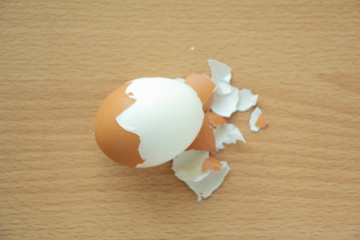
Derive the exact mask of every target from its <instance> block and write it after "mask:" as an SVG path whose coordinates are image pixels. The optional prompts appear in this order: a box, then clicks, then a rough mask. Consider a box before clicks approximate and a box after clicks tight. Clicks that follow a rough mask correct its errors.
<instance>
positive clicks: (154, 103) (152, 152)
mask: <svg viewBox="0 0 360 240" xmlns="http://www.w3.org/2000/svg"><path fill="white" fill-rule="evenodd" d="M203 119H204V112H203V104H202V101H201V99H200V98H199V96H198V95H197V92H196V91H195V90H194V89H193V88H192V87H190V86H189V85H188V84H186V83H185V82H183V81H176V80H174V79H170V78H160V77H157V78H140V79H135V80H132V81H130V82H127V83H125V84H124V85H122V86H120V87H119V88H117V89H115V90H114V91H113V92H112V93H110V95H109V96H108V97H107V98H106V99H105V100H104V102H103V103H102V104H101V106H100V107H99V109H98V111H97V113H96V117H95V128H94V129H95V138H96V141H97V143H98V145H99V147H100V148H101V150H102V151H103V152H104V153H105V154H106V155H107V156H108V157H109V158H110V159H112V160H114V161H116V162H118V163H120V164H123V165H126V166H129V167H138V168H141V167H153V166H157V165H160V164H163V163H165V162H167V161H170V160H172V159H173V158H174V157H176V156H177V155H179V154H180V153H182V152H183V151H184V150H186V149H187V148H188V147H189V146H190V144H191V143H192V142H193V141H194V139H195V138H196V136H197V135H198V133H199V131H200V129H201V126H202V123H203Z"/></svg>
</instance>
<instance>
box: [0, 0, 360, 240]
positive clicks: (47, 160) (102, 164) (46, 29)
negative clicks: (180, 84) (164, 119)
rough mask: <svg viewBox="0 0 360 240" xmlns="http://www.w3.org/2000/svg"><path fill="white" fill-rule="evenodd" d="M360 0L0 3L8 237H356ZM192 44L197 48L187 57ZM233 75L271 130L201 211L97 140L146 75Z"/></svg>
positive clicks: (241, 155)
mask: <svg viewBox="0 0 360 240" xmlns="http://www.w3.org/2000/svg"><path fill="white" fill-rule="evenodd" d="M359 13H360V2H359V1H356V0H353V1H347V0H339V1H333V0H329V1H307V0H305V1H235V0H234V1H231V0H229V1H162V0H153V1H112V0H108V1H89V0H84V1H56V2H54V1H45V0H44V1H38V0H34V1H25V0H23V1H18V0H16V1H4V0H2V1H0V111H1V112H0V132H1V135H0V141H1V142H0V192H1V195H0V239H37V240H38V239H207V240H210V239H351V240H352V239H360V127H359V125H360V118H359V115H360V108H359V102H360V68H359V66H360V17H359ZM191 46H194V47H195V50H194V51H190V47H191ZM209 58H214V59H218V60H221V61H223V62H225V63H227V64H229V65H230V66H231V67H232V68H233V83H234V85H235V86H237V87H239V88H243V87H245V88H250V89H252V90H253V91H254V92H255V93H259V94H260V100H259V106H260V107H261V108H262V109H263V111H264V113H265V114H266V116H267V118H268V119H269V121H270V125H269V127H268V128H267V129H266V130H262V131H260V132H259V133H256V134H255V133H251V132H250V131H249V128H248V119H249V115H250V112H246V113H237V114H235V116H234V117H233V118H232V119H231V121H232V122H233V123H234V124H235V125H237V126H238V127H239V128H240V129H241V130H242V132H243V134H244V136H245V138H246V140H247V141H248V144H246V145H242V144H237V145H231V146H228V147H227V148H226V149H225V150H223V151H222V152H220V153H219V154H218V155H217V158H218V159H220V160H225V161H228V163H229V165H230V166H231V168H232V170H231V172H230V174H229V176H228V177H227V179H226V181H225V182H224V184H223V186H222V187H221V188H220V189H218V190H217V191H216V192H215V193H214V194H213V196H212V197H211V198H209V199H207V200H205V201H202V202H200V203H198V202H197V201H196V196H195V194H194V193H193V192H191V191H190V190H189V189H188V188H187V186H186V185H185V184H183V183H182V182H181V181H179V180H178V179H176V178H175V177H174V176H173V173H172V171H171V169H170V164H169V163H168V164H165V165H163V166H160V167H157V168H152V169H143V170H137V169H136V170H134V169H129V168H126V167H122V166H119V165H117V164H115V163H114V162H112V161H110V160H108V159H107V158H106V157H105V156H104V155H103V154H102V153H101V151H100V150H99V149H98V147H97V146H96V143H95V141H94V137H93V135H92V132H93V129H92V128H93V119H94V114H95V112H96V109H97V107H98V106H99V104H100V103H101V101H102V100H103V99H104V98H105V96H106V95H107V94H108V93H109V92H110V91H111V90H112V89H114V88H115V87H117V86H119V85H121V84H122V83H123V82H125V81H127V80H130V79H134V78H137V77H142V76H165V77H174V78H175V77H185V76H187V75H188V74H190V73H191V72H199V73H207V74H209V73H210V72H209V69H208V66H207V62H206V61H207V59H209Z"/></svg>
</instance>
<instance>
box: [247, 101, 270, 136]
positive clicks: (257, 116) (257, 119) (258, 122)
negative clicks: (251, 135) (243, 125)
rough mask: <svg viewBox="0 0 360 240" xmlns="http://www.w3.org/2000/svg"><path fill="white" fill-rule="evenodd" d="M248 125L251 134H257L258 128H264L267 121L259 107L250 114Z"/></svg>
mask: <svg viewBox="0 0 360 240" xmlns="http://www.w3.org/2000/svg"><path fill="white" fill-rule="evenodd" d="M249 125H250V130H251V131H253V132H258V131H259V130H260V128H264V127H266V125H267V120H266V118H265V116H264V114H263V113H262V111H261V109H260V108H259V107H256V108H255V110H254V111H253V112H252V113H251V115H250V120H249Z"/></svg>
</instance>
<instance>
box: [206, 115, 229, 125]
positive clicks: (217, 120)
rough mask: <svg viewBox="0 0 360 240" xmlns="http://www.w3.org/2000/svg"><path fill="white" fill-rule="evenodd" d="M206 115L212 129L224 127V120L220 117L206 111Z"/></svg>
mask: <svg viewBox="0 0 360 240" xmlns="http://www.w3.org/2000/svg"><path fill="white" fill-rule="evenodd" d="M206 114H207V115H208V116H209V119H210V122H211V124H212V126H213V127H217V126H221V125H224V124H225V123H226V120H225V118H223V117H222V116H219V115H217V114H216V113H214V112H213V111H208V112H207V113H206Z"/></svg>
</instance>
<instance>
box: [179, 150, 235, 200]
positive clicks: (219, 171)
mask: <svg viewBox="0 0 360 240" xmlns="http://www.w3.org/2000/svg"><path fill="white" fill-rule="evenodd" d="M172 169H173V170H174V172H175V176H177V177H178V178H179V179H180V180H182V181H184V182H185V183H186V184H187V185H188V186H189V187H190V188H191V189H192V190H193V191H194V192H195V193H196V195H197V196H198V200H199V201H200V200H201V199H202V198H206V197H209V196H210V195H211V193H212V192H213V191H215V189H217V188H218V187H219V186H220V185H221V183H222V182H223V181H224V179H225V176H226V175H227V173H228V172H229V170H230V168H229V166H228V165H227V163H226V162H225V161H221V162H220V161H218V160H217V159H215V158H213V157H209V152H207V151H196V150H189V151H185V152H183V153H181V154H180V155H179V156H177V157H176V158H174V161H173V166H172Z"/></svg>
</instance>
